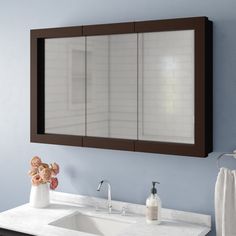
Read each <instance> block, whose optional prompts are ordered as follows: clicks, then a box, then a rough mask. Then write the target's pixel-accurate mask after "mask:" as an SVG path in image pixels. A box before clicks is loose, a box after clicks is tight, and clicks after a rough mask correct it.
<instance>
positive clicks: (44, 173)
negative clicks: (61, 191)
mask: <svg viewBox="0 0 236 236" xmlns="http://www.w3.org/2000/svg"><path fill="white" fill-rule="evenodd" d="M39 175H40V177H41V178H42V180H43V182H48V181H50V178H51V175H52V172H51V170H50V169H49V168H43V169H42V170H40V171H39Z"/></svg>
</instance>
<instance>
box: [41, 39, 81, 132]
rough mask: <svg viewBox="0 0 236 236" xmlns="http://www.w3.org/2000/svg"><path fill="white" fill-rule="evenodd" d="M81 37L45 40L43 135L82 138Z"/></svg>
mask: <svg viewBox="0 0 236 236" xmlns="http://www.w3.org/2000/svg"><path fill="white" fill-rule="evenodd" d="M85 57H86V55H85V37H73V38H51V39H45V74H44V77H45V133H49V134H50V133H51V134H69V135H85Z"/></svg>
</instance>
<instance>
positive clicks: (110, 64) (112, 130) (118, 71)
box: [86, 34, 137, 139]
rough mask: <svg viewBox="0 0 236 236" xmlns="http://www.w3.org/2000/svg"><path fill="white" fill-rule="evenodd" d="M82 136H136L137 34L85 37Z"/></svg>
mask: <svg viewBox="0 0 236 236" xmlns="http://www.w3.org/2000/svg"><path fill="white" fill-rule="evenodd" d="M86 52H87V66H86V68H87V72H86V78H87V125H86V127H87V128H86V130H87V132H86V135H87V136H94V137H110V138H123V139H137V34H120V35H106V36H89V37H87V50H86Z"/></svg>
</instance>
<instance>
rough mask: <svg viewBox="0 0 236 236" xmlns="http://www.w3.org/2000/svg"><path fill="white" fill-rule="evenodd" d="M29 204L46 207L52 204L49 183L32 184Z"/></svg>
mask: <svg viewBox="0 0 236 236" xmlns="http://www.w3.org/2000/svg"><path fill="white" fill-rule="evenodd" d="M29 204H30V206H32V207H35V208H44V207H47V206H48V205H49V204H50V201H49V187H48V184H40V185H39V186H33V185H32V187H31V191H30V201H29Z"/></svg>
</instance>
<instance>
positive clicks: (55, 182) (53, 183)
mask: <svg viewBox="0 0 236 236" xmlns="http://www.w3.org/2000/svg"><path fill="white" fill-rule="evenodd" d="M57 186H58V179H57V178H51V181H50V188H51V189H52V190H54V189H56V188H57Z"/></svg>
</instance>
